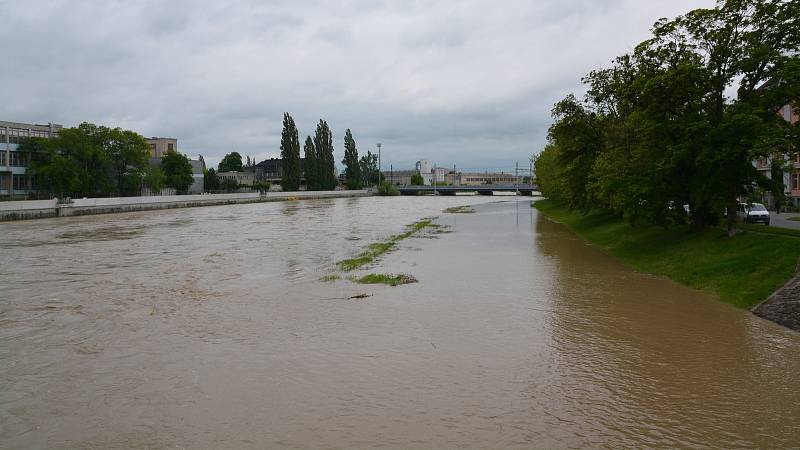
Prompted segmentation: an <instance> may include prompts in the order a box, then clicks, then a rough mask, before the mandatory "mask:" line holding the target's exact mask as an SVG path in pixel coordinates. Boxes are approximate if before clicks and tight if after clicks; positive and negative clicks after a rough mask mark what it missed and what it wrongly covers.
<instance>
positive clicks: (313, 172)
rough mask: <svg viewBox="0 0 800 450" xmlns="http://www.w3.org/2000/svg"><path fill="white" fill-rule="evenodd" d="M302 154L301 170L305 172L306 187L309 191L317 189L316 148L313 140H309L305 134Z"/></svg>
mask: <svg viewBox="0 0 800 450" xmlns="http://www.w3.org/2000/svg"><path fill="white" fill-rule="evenodd" d="M303 154H304V157H305V161H304V163H303V171H304V172H305V174H306V189H308V190H309V191H318V190H319V189H320V188H319V161H318V159H317V149H316V148H315V147H314V141H313V140H311V136H306V143H305V145H304V146H303Z"/></svg>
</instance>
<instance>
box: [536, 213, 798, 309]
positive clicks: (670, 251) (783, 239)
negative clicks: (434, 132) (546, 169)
mask: <svg viewBox="0 0 800 450" xmlns="http://www.w3.org/2000/svg"><path fill="white" fill-rule="evenodd" d="M533 206H534V207H535V208H537V209H538V210H540V211H541V212H542V213H544V214H545V215H546V216H548V217H550V218H552V219H554V220H556V221H558V222H562V223H564V224H565V225H566V226H567V227H569V228H570V229H572V230H573V231H574V232H575V233H577V234H579V235H581V236H582V237H584V238H585V239H587V240H588V241H590V242H592V243H594V244H596V245H598V246H599V247H602V248H604V249H606V250H607V251H608V252H609V253H611V254H612V255H614V256H616V257H617V258H619V259H620V260H622V261H623V262H625V263H627V264H628V265H630V266H631V267H633V268H634V269H636V270H639V271H643V272H649V273H654V274H658V275H664V276H667V277H669V278H671V279H673V280H675V281H678V282H680V283H683V284H685V285H687V286H691V287H693V288H697V289H702V290H705V291H708V292H710V293H712V294H714V295H716V296H717V297H718V298H719V299H720V300H722V301H724V302H727V303H730V304H732V305H734V306H737V307H740V308H751V307H753V306H755V305H757V304H759V303H760V302H762V301H763V300H764V299H766V298H767V297H768V296H769V295H770V294H772V293H773V292H774V291H775V290H776V289H778V288H779V287H781V286H782V285H783V284H784V283H785V282H786V281H787V280H789V279H790V278H791V277H792V276H793V275H794V274H795V269H796V265H797V257H798V255H800V237H797V235H795V234H794V233H787V232H785V231H780V230H786V229H780V228H774V227H764V226H763V225H762V226H759V227H758V228H757V229H754V228H751V227H749V226H745V227H742V230H743V231H741V232H740V233H739V234H737V235H736V236H734V237H733V238H728V237H727V235H726V233H725V232H724V231H723V230H721V229H708V230H705V231H694V230H691V229H689V228H680V229H678V228H676V229H664V228H661V227H657V226H636V227H633V226H631V225H629V224H628V223H626V222H624V221H623V220H622V219H620V218H619V217H617V216H613V215H611V214H608V213H597V212H595V213H581V212H576V211H569V210H567V209H566V208H565V207H563V206H562V205H560V204H558V203H555V202H553V201H551V200H540V201H537V202H536V203H534V204H533ZM769 230H772V231H771V232H770V231H769ZM776 230H777V231H776ZM768 233H769V234H768Z"/></svg>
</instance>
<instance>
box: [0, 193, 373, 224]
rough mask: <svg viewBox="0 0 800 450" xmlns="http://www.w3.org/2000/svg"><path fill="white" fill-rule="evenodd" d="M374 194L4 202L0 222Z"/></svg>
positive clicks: (253, 195) (1, 206)
mask: <svg viewBox="0 0 800 450" xmlns="http://www.w3.org/2000/svg"><path fill="white" fill-rule="evenodd" d="M370 195H372V193H371V192H370V191H367V190H359V191H298V192H268V193H266V194H259V193H257V192H253V193H243V194H200V195H164V196H151V197H111V198H82V199H74V200H73V201H72V202H70V203H67V204H58V203H57V202H56V200H55V199H53V200H32V201H14V202H2V203H0V221H9V220H26V219H41V218H46V217H68V216H83V215H89V214H108V213H121V212H131V211H147V210H152V209H171V208H191V207H197V206H216V205H230V204H237V203H258V202H277V201H287V200H302V199H315V198H339V197H366V196H370Z"/></svg>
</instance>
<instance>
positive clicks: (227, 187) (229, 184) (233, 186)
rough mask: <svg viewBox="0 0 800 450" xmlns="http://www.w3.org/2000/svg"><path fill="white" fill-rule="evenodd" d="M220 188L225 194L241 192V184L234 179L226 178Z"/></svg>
mask: <svg viewBox="0 0 800 450" xmlns="http://www.w3.org/2000/svg"><path fill="white" fill-rule="evenodd" d="M220 187H221V188H222V190H223V191H225V192H236V191H237V190H239V182H238V181H236V180H234V179H233V178H226V179H224V180H222V183H220Z"/></svg>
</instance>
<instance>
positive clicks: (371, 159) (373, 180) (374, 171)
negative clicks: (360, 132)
mask: <svg viewBox="0 0 800 450" xmlns="http://www.w3.org/2000/svg"><path fill="white" fill-rule="evenodd" d="M358 164H359V167H360V170H361V176H362V177H363V178H364V185H365V186H377V185H378V184H380V183H381V181H383V174H382V173H380V171H379V170H378V155H376V154H374V153H372V152H371V151H369V150H367V154H366V155H364V156H362V157H361V159H360V160H359V161H358Z"/></svg>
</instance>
